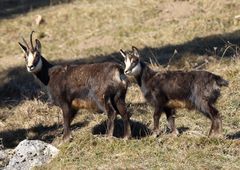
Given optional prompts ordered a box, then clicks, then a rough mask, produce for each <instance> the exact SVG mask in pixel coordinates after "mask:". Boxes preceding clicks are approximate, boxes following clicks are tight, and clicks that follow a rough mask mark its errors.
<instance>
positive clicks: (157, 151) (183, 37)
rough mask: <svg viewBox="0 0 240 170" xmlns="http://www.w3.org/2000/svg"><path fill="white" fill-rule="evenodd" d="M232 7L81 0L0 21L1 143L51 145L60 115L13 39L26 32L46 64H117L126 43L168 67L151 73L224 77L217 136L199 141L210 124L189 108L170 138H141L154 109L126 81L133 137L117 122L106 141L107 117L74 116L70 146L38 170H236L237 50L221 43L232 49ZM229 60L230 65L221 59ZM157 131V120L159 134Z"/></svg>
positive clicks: (201, 0) (235, 33) (219, 1)
mask: <svg viewBox="0 0 240 170" xmlns="http://www.w3.org/2000/svg"><path fill="white" fill-rule="evenodd" d="M239 7H240V3H239V1H238V0H232V1H231V2H230V1H224V0H214V1H213V0H194V1H193V0H189V1H180V0H175V1H173V0H171V1H167V0H161V1H156V0H150V1H146V2H145V1H132V0H127V1H124V3H123V2H120V1H115V0H112V1H110V2H109V1H106V0H103V1H95V0H88V1H87V0H85V1H74V2H73V3H70V4H64V5H59V6H52V7H48V8H43V9H38V10H35V11H32V12H30V13H27V14H26V15H19V16H16V17H15V18H12V19H2V20H0V32H1V39H0V51H1V54H0V61H1V62H0V81H1V82H2V84H1V85H0V99H1V101H0V138H2V140H3V144H4V147H5V148H12V147H14V146H16V145H17V143H18V142H19V141H21V140H23V139H25V138H30V139H42V140H44V141H47V142H50V143H53V144H56V143H58V141H59V140H60V138H61V133H62V127H61V122H62V116H61V112H60V109H59V108H57V107H55V106H48V105H47V104H46V94H45V91H44V89H41V88H40V87H39V86H38V85H37V83H36V82H35V81H34V80H33V78H32V76H31V75H29V74H28V73H27V72H26V70H25V68H23V59H22V58H21V57H19V56H21V50H20V49H19V47H18V45H17V41H18V40H19V36H20V35H22V36H24V37H27V36H28V35H29V33H30V31H31V30H35V31H36V32H37V33H36V36H37V37H38V38H40V40H41V42H42V45H43V54H44V56H46V58H48V59H49V60H51V61H54V62H95V61H101V60H117V61H119V60H121V59H120V55H119V54H118V51H119V49H120V48H123V49H129V48H130V47H131V45H135V46H137V47H139V48H140V49H141V53H142V54H143V55H145V56H146V60H150V61H153V63H155V62H156V61H157V64H156V65H157V66H159V63H160V64H164V66H165V65H166V64H168V63H169V64H170V66H169V67H167V68H163V66H161V67H156V66H154V64H153V66H154V69H176V68H181V69H186V70H188V69H193V68H196V67H198V66H202V67H203V68H204V69H207V70H209V71H212V72H214V73H216V74H219V75H222V76H223V77H224V78H226V79H228V80H229V81H230V86H229V87H228V88H224V89H223V91H222V97H221V98H220V100H219V101H218V103H217V106H218V108H219V110H220V111H221V114H222V117H223V130H224V138H223V139H214V138H213V139H209V138H207V137H206V135H207V132H208V130H209V128H210V121H208V120H207V119H206V118H205V117H203V116H202V115H200V114H199V113H198V112H196V111H188V110H178V113H177V119H176V124H177V127H178V128H179V130H180V131H181V135H180V136H179V137H176V138H174V137H172V136H171V135H169V134H163V135H161V136H160V137H159V138H153V137H151V136H148V135H149V133H150V131H149V129H150V128H151V127H152V112H153V110H152V108H151V107H150V106H148V105H146V104H145V103H144V99H143V98H142V96H141V93H140V91H139V88H138V87H137V86H136V85H134V84H133V85H131V86H130V88H129V92H128V95H127V103H128V105H129V107H128V108H129V110H130V111H131V112H132V113H133V116H132V120H133V121H132V123H131V124H132V129H133V134H134V138H133V139H132V140H129V141H123V140H122V139H121V138H118V137H119V136H121V134H122V122H121V121H120V120H117V121H116V128H115V129H116V132H115V136H117V138H113V139H106V138H105V137H104V136H102V135H99V134H100V133H104V131H105V122H104V121H105V120H106V115H99V114H92V113H90V112H88V111H81V114H79V115H78V116H77V118H76V119H75V120H74V125H73V136H74V140H73V141H72V142H71V143H67V144H64V145H63V146H61V147H60V150H61V153H60V154H59V156H58V157H57V158H56V159H54V160H53V161H52V162H51V163H50V164H49V165H46V166H44V167H40V168H39V169H137V168H138V169H239V167H240V156H239V155H240V147H239V144H240V142H239V139H240V109H239V108H240V85H239V84H240V83H239V82H240V60H239V56H237V54H238V53H239V52H238V48H236V46H233V48H228V47H229V44H228V43H227V41H230V42H231V43H234V44H236V43H238V44H237V45H238V46H239V45H240V44H239V39H240V34H239V33H240V32H239V26H240V21H239V20H238V19H235V18H234V16H236V15H239V10H238V9H239ZM37 14H41V15H42V16H43V18H44V19H45V21H46V22H45V23H44V24H42V25H40V26H37V25H35V23H34V19H35V17H36V15H37ZM197 37H200V38H197ZM225 44H227V45H228V47H227V48H226V47H224V45H225ZM214 47H216V48H214ZM174 49H177V51H178V52H177V53H175V54H174ZM225 49H227V50H226V53H225ZM173 54H174V55H173ZM223 54H224V57H223V58H222V59H221V57H222V55H223ZM234 54H236V55H235V59H234V58H233V57H232V58H230V57H231V56H232V55H234ZM226 56H229V57H226ZM149 58H150V59H149ZM170 58H171V59H170ZM169 61H170V62H169ZM206 61H207V62H208V63H207V64H204V63H205V62H206ZM202 64H203V65H202ZM40 89H41V90H40ZM165 127H166V119H165V116H163V117H162V119H161V128H162V129H163V130H164V129H165Z"/></svg>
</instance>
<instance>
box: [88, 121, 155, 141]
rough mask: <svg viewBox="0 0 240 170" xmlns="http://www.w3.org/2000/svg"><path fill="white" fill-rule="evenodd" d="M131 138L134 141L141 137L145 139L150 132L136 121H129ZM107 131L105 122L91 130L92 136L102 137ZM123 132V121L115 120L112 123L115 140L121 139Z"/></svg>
mask: <svg viewBox="0 0 240 170" xmlns="http://www.w3.org/2000/svg"><path fill="white" fill-rule="evenodd" d="M130 126H131V132H132V137H133V138H134V139H141V138H143V137H147V136H149V135H151V130H150V129H149V128H148V127H147V126H146V125H144V124H143V123H140V122H138V121H133V120H130ZM106 130H107V121H106V120H105V121H103V122H102V123H100V124H98V125H96V126H94V127H93V129H92V134H93V135H104V134H106ZM123 132H124V127H123V121H122V120H121V119H117V120H115V121H114V132H113V136H114V137H117V138H122V137H123Z"/></svg>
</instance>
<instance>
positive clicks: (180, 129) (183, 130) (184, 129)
mask: <svg viewBox="0 0 240 170" xmlns="http://www.w3.org/2000/svg"><path fill="white" fill-rule="evenodd" d="M177 130H178V132H179V134H180V135H181V134H183V133H184V132H186V131H188V130H189V127H185V126H181V127H178V128H177Z"/></svg>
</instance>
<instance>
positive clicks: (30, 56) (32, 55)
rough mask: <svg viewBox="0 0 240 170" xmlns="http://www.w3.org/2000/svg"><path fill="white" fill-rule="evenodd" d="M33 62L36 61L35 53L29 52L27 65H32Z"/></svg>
mask: <svg viewBox="0 0 240 170" xmlns="http://www.w3.org/2000/svg"><path fill="white" fill-rule="evenodd" d="M33 62H34V54H33V53H31V52H29V54H28V56H27V67H30V66H32V65H33Z"/></svg>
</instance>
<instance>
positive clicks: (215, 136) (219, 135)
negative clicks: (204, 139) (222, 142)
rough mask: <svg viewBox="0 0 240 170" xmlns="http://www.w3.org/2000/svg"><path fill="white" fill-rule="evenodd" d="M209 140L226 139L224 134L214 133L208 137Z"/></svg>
mask: <svg viewBox="0 0 240 170" xmlns="http://www.w3.org/2000/svg"><path fill="white" fill-rule="evenodd" d="M208 137H209V138H220V139H221V138H224V136H223V134H222V133H212V134H209V135H208Z"/></svg>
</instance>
